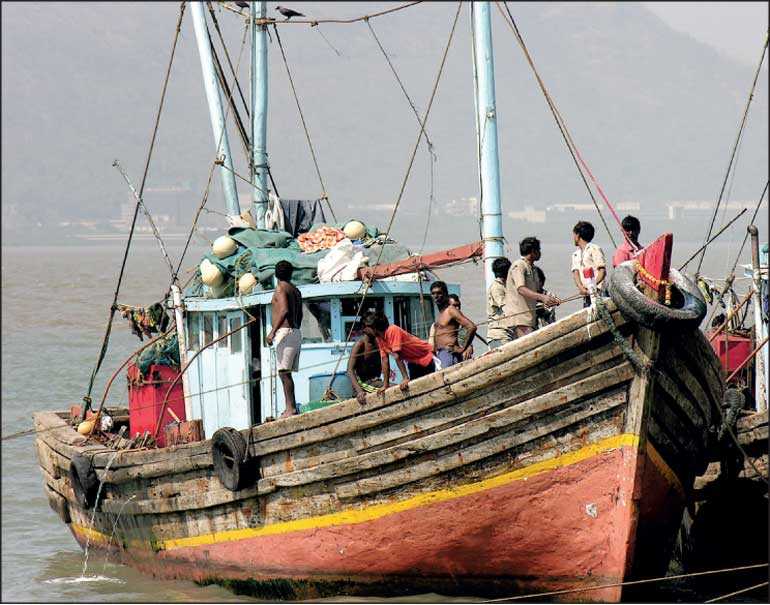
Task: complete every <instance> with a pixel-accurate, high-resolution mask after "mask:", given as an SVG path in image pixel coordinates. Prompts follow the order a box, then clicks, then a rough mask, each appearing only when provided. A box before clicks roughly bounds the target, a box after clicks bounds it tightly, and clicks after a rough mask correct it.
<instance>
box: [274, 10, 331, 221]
mask: <svg viewBox="0 0 770 605" xmlns="http://www.w3.org/2000/svg"><path fill="white" fill-rule="evenodd" d="M274 29H275V39H276V40H277V41H278V48H280V49H281V57H282V58H283V65H284V67H285V68H286V75H287V76H288V77H289V84H290V85H291V92H292V94H293V95H294V102H295V103H296V104H297V111H298V112H299V119H300V120H301V121H302V128H303V129H304V131H305V138H306V139H307V144H308V146H309V147H310V155H311V156H313V165H314V166H315V172H316V174H317V175H318V182H319V183H320V184H321V199H323V200H325V201H326V205H327V206H328V207H329V211H330V212H331V213H332V218H333V219H334V222H335V223H336V222H337V217H336V216H335V214H334V208H332V205H331V202H330V201H329V195H328V193H327V191H326V184H325V183H324V180H323V177H322V176H321V169H320V168H319V167H318V158H317V157H316V154H315V148H314V147H313V140H312V139H311V138H310V131H309V130H308V127H307V122H305V114H304V113H303V112H302V106H301V105H300V102H299V96H298V95H297V89H296V87H295V86H294V78H293V77H292V75H291V69H289V62H288V61H287V60H286V51H285V50H284V48H283V42H282V41H281V36H280V34H279V33H278V28H277V27H275V25H274Z"/></svg>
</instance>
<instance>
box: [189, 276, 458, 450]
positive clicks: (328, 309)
mask: <svg viewBox="0 0 770 605" xmlns="http://www.w3.org/2000/svg"><path fill="white" fill-rule="evenodd" d="M363 287H364V286H363V283H362V282H360V281H350V282H335V283H324V284H307V285H302V286H299V289H300V291H301V292H302V300H303V319H302V352H301V354H300V361H299V365H300V369H299V372H297V373H295V374H294V384H295V391H296V398H297V402H298V403H299V404H300V405H303V404H305V405H307V404H308V403H310V402H313V401H318V400H320V399H321V398H322V397H323V394H324V392H325V390H326V388H327V387H328V385H329V382H330V380H331V376H332V373H333V372H334V370H335V366H336V365H337V362H338V360H339V359H340V357H342V360H341V361H340V362H339V367H338V369H337V377H336V378H335V381H334V386H333V389H334V392H335V393H336V394H337V395H338V396H339V397H340V398H342V399H345V398H347V397H350V396H352V395H351V394H352V392H353V391H352V386H351V385H350V381H349V380H348V378H347V376H346V375H345V373H346V370H347V361H348V355H349V354H350V349H351V347H352V345H353V342H355V341H356V340H357V339H358V336H359V333H358V332H356V331H354V332H353V334H352V336H351V341H352V342H346V338H347V335H348V333H349V332H350V330H351V327H352V326H353V325H354V323H355V319H356V311H357V310H358V305H359V304H360V302H361V294H362V292H363ZM421 288H422V297H421V294H420V289H421ZM429 288H430V283H429V282H426V281H423V282H422V283H419V282H414V281H404V280H385V281H376V282H374V283H373V285H372V286H371V288H370V289H369V292H368V293H367V295H366V299H365V301H364V307H363V309H362V311H361V315H363V314H364V313H365V312H366V311H369V310H378V311H384V313H385V315H386V316H387V317H388V320H389V321H390V322H391V323H393V324H396V325H398V326H401V327H402V328H404V329H405V330H407V331H409V332H411V333H412V334H415V335H416V336H418V337H420V338H423V339H425V340H427V338H428V332H429V330H430V326H431V324H432V323H433V319H434V305H433V301H432V300H431V298H430V292H429ZM449 291H450V292H453V293H455V294H459V291H460V289H459V286H457V285H454V284H452V285H450V286H449ZM272 296H273V292H272V290H270V291H264V290H263V291H259V292H255V293H252V294H249V295H245V296H241V297H230V298H220V299H207V298H185V300H184V306H185V331H186V334H185V336H186V342H187V349H188V352H187V355H188V358H190V357H191V356H192V355H193V354H194V353H196V352H198V351H200V350H201V349H202V348H203V347H205V346H206V345H207V344H208V343H211V342H212V341H213V340H215V339H217V338H218V337H219V336H221V335H224V334H226V333H227V332H230V331H232V330H235V329H236V328H238V327H239V326H241V325H243V324H244V323H245V322H247V321H248V320H249V319H250V317H249V314H251V315H252V316H254V317H255V318H256V319H257V321H255V322H254V323H252V324H251V325H249V326H248V327H247V328H245V329H243V330H240V331H239V332H236V333H235V334H232V335H230V336H228V337H227V338H225V339H224V340H222V341H221V342H218V343H216V344H214V345H213V346H210V347H207V348H204V349H203V350H202V351H201V352H200V354H199V355H198V357H197V358H196V359H195V360H194V361H193V362H192V363H191V365H190V367H189V368H188V370H187V379H188V385H189V392H190V396H191V400H192V405H191V410H192V418H200V419H202V421H203V429H204V433H205V437H206V438H210V437H211V436H212V435H213V434H214V432H215V431H216V430H217V429H218V428H221V427H224V426H229V427H232V428H235V429H244V428H248V427H250V426H253V425H255V424H259V423H261V422H263V421H264V420H265V419H266V418H268V417H270V416H272V417H273V418H277V417H278V416H279V415H280V414H281V413H282V412H283V411H284V409H285V403H284V399H283V390H282V388H281V385H280V380H279V378H278V375H277V370H276V360H275V350H274V349H273V348H271V347H268V346H267V343H266V342H265V336H266V335H267V334H268V333H269V332H270V330H271V329H272V325H271V304H270V301H271V298H272ZM421 298H422V300H421ZM421 307H422V309H421ZM391 368H392V369H393V370H394V371H395V372H396V380H397V381H399V380H400V379H401V377H400V375H399V374H398V369H397V368H396V367H395V364H394V363H391Z"/></svg>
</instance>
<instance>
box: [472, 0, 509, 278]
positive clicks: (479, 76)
mask: <svg viewBox="0 0 770 605" xmlns="http://www.w3.org/2000/svg"><path fill="white" fill-rule="evenodd" d="M470 6H471V22H472V27H473V34H474V35H473V44H474V48H473V50H474V60H475V74H476V111H477V117H476V120H477V130H476V136H477V142H478V153H479V174H480V178H479V180H480V183H481V222H482V237H483V240H484V280H485V283H486V288H487V289H489V286H490V285H491V284H492V282H493V281H494V279H495V277H494V274H493V273H492V263H493V262H494V261H495V259H496V258H499V257H501V256H503V255H504V249H503V223H502V211H501V205H500V162H499V159H498V145H497V107H496V102H495V64H494V55H493V50H492V24H491V17H490V8H489V2H472V3H471V4H470Z"/></svg>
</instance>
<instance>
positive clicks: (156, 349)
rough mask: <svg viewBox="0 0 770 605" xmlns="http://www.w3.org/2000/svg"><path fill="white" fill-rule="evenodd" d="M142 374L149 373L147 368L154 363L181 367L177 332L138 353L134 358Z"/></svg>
mask: <svg viewBox="0 0 770 605" xmlns="http://www.w3.org/2000/svg"><path fill="white" fill-rule="evenodd" d="M134 363H135V364H136V367H137V368H139V371H140V372H141V374H142V376H146V375H147V370H149V369H150V366H152V365H158V366H169V367H175V368H178V367H179V342H178V340H177V337H176V333H174V334H169V335H168V336H166V337H165V338H161V339H160V340H158V341H157V342H156V343H154V344H152V345H150V346H149V347H147V348H146V349H145V350H144V351H142V352H141V353H139V355H137V357H136V359H135V360H134Z"/></svg>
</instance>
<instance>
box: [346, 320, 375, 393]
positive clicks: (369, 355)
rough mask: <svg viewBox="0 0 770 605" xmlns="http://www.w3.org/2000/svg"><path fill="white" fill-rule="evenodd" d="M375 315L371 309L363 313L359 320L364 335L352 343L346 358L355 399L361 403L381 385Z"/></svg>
mask: <svg viewBox="0 0 770 605" xmlns="http://www.w3.org/2000/svg"><path fill="white" fill-rule="evenodd" d="M375 317H376V314H375V313H374V312H373V311H370V312H369V313H367V314H366V315H364V317H363V319H362V320H361V325H362V326H363V327H364V335H363V336H362V337H361V338H360V339H359V340H358V341H357V342H356V344H354V345H353V349H352V350H351V351H350V357H349V358H348V378H350V384H352V385H353V390H354V391H355V392H356V399H358V403H360V404H361V405H364V403H366V394H367V393H373V392H375V391H376V390H377V389H378V388H380V387H381V386H382V384H381V381H380V380H379V378H380V375H381V374H382V364H381V359H380V347H379V346H377V337H376V335H375V333H374V321H375ZM366 328H369V330H366ZM376 383H380V384H376Z"/></svg>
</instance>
